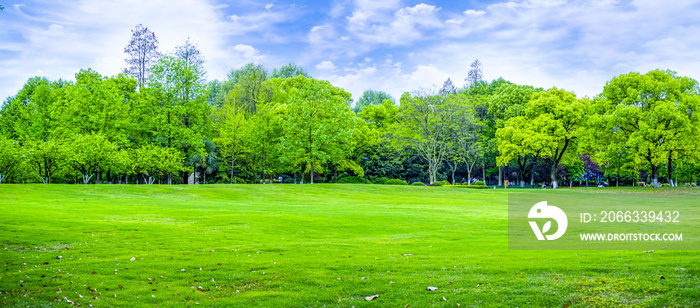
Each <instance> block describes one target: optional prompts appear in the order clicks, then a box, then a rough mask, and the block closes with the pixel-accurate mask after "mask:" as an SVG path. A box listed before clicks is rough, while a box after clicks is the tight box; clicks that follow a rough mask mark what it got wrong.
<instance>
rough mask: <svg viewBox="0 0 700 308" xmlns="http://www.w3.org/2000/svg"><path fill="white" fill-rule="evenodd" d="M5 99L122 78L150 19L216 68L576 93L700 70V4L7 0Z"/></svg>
mask: <svg viewBox="0 0 700 308" xmlns="http://www.w3.org/2000/svg"><path fill="white" fill-rule="evenodd" d="M0 3H1V4H2V5H3V6H5V11H3V12H0V68H2V69H0V97H1V98H3V99H4V98H5V97H8V96H11V95H14V94H15V93H16V92H17V91H18V90H19V89H20V88H21V86H22V85H23V84H24V82H25V81H26V80H27V79H28V78H29V77H32V76H37V75H40V76H46V77H48V78H49V79H52V80H53V79H58V78H64V79H73V76H74V74H75V73H76V72H77V71H78V70H80V69H81V68H93V69H95V70H97V71H98V72H100V73H102V74H103V75H115V74H118V73H119V72H120V71H121V68H123V67H124V66H125V64H124V58H125V55H124V53H123V49H124V47H125V46H126V44H127V42H128V41H129V38H130V36H131V31H130V30H131V29H133V28H134V26H135V25H137V24H139V23H141V24H143V25H144V26H147V27H148V28H150V29H151V30H152V31H154V32H155V34H156V36H157V37H158V38H159V40H160V49H161V51H164V52H168V51H172V50H174V48H175V46H177V45H179V44H182V43H183V42H184V41H185V40H186V39H187V38H190V40H191V41H192V42H193V43H195V44H197V45H198V47H199V48H200V50H201V51H202V53H203V54H204V56H205V59H206V70H207V79H209V80H211V79H223V78H225V76H226V74H227V73H228V72H229V71H230V70H231V69H235V68H239V67H241V66H242V65H244V64H246V63H248V62H256V63H261V64H264V65H265V66H266V67H268V68H269V69H270V70H272V68H274V67H279V66H282V65H284V64H286V63H289V62H294V63H296V64H297V65H301V66H303V67H304V68H306V69H307V71H309V72H310V73H311V75H312V76H314V77H315V78H319V79H326V80H329V81H331V82H332V83H333V84H334V85H336V86H339V87H342V88H344V89H346V90H347V91H349V92H350V93H352V94H353V98H355V99H357V98H359V96H360V95H361V94H362V92H363V91H364V90H367V89H375V90H383V91H386V92H389V93H390V94H392V95H393V96H394V97H396V98H398V97H399V96H400V95H401V93H402V92H404V91H411V90H416V89H419V88H427V89H437V88H438V87H440V86H441V85H442V82H443V81H444V80H445V79H447V78H448V77H449V78H451V79H452V80H453V82H454V83H455V84H457V85H460V86H461V85H463V84H464V78H465V77H466V75H467V71H468V70H469V64H470V63H471V62H472V61H474V60H475V59H479V60H480V61H481V62H482V63H483V67H484V75H485V77H486V79H489V80H491V79H495V78H498V77H503V78H505V79H507V80H510V81H513V82H516V83H519V84H529V85H534V86H538V87H543V88H550V87H552V86H556V87H559V88H564V89H567V90H571V91H574V92H575V93H576V94H577V95H579V96H584V95H586V96H594V95H596V94H598V93H599V92H600V91H601V90H602V87H603V86H604V85H605V82H607V81H608V80H610V79H611V78H612V77H614V76H616V75H619V74H623V73H628V72H630V71H638V72H646V71H649V70H652V69H656V68H661V69H671V70H675V71H677V72H678V73H679V74H681V75H685V76H689V77H692V78H696V79H698V78H700V57H699V56H700V53H699V52H698V51H700V18H698V17H697V16H700V2H698V1H684V0H676V1H658V0H644V1H632V0H619V1H616V0H591V1H566V0H523V1H510V2H508V1H475V0H467V1H429V0H425V1H413V0H386V1H382V0H336V1H290V0H279V1H274V0H269V1H248V0H243V1H190V0H167V1H166V0H162V1H161V0H153V1H140V0H127V1H113V0H84V1H54V0H52V1H44V0H36V1H33V0H27V1H15V2H8V1H5V0H0Z"/></svg>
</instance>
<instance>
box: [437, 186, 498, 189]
mask: <svg viewBox="0 0 700 308" xmlns="http://www.w3.org/2000/svg"><path fill="white" fill-rule="evenodd" d="M443 187H454V188H476V189H482V188H488V186H486V185H443Z"/></svg>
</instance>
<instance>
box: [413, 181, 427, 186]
mask: <svg viewBox="0 0 700 308" xmlns="http://www.w3.org/2000/svg"><path fill="white" fill-rule="evenodd" d="M411 186H425V184H424V183H423V182H413V183H411Z"/></svg>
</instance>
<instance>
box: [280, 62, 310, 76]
mask: <svg viewBox="0 0 700 308" xmlns="http://www.w3.org/2000/svg"><path fill="white" fill-rule="evenodd" d="M296 76H304V77H306V78H311V75H309V73H307V72H306V70H304V68H303V67H301V66H297V65H296V64H294V63H289V64H287V65H285V66H283V67H280V68H279V69H274V70H272V74H270V78H282V79H284V78H294V77H296Z"/></svg>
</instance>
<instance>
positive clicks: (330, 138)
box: [280, 76, 354, 184]
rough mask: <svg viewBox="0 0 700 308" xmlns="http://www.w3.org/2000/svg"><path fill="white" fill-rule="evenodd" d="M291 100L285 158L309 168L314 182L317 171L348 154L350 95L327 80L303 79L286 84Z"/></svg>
mask: <svg viewBox="0 0 700 308" xmlns="http://www.w3.org/2000/svg"><path fill="white" fill-rule="evenodd" d="M284 83H285V84H284V86H285V87H284V88H285V89H286V91H287V92H288V95H289V101H288V106H287V112H286V116H285V119H284V128H285V129H284V135H283V136H282V138H281V140H280V145H281V147H282V155H283V157H284V159H286V160H287V161H289V162H291V163H292V164H293V165H295V166H297V165H306V166H307V169H308V171H309V172H310V174H311V183H312V184H313V182H314V172H319V171H321V170H319V169H321V168H320V167H321V165H322V164H324V163H325V162H327V161H329V160H340V159H343V158H344V157H345V156H346V155H347V154H348V153H349V150H350V149H349V146H350V139H351V138H352V133H353V130H352V126H351V125H352V123H353V122H352V121H353V116H354V115H353V114H352V111H351V110H350V107H349V106H348V105H347V101H348V100H349V99H350V94H349V93H347V92H345V91H344V90H342V89H340V88H336V87H333V86H332V85H331V84H330V83H329V82H327V81H319V80H315V79H309V78H306V77H303V76H298V77H294V78H288V79H285V81H284Z"/></svg>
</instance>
